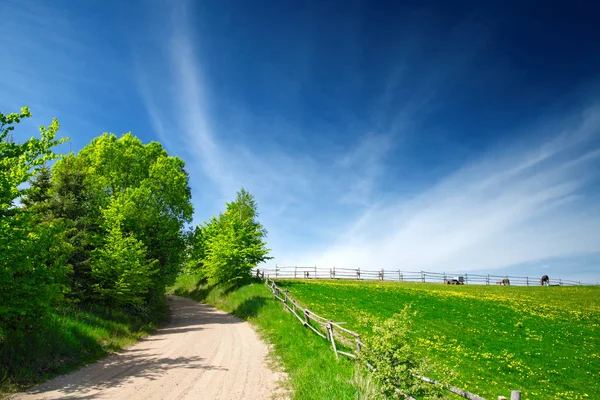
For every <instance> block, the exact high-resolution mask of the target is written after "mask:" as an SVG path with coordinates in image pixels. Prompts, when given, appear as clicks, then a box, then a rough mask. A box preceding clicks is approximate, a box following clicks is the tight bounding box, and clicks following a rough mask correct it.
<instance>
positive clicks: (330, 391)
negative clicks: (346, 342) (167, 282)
mask: <svg viewBox="0 0 600 400" xmlns="http://www.w3.org/2000/svg"><path fill="white" fill-rule="evenodd" d="M170 293H172V294H176V295H179V296H185V297H189V298H192V299H194V300H197V301H200V302H203V303H206V304H210V305H212V306H215V307H217V308H219V309H221V310H223V311H225V312H229V313H231V314H233V315H235V316H237V317H238V318H240V319H243V320H247V321H250V322H251V323H252V324H253V325H255V326H256V327H257V328H258V332H259V334H260V335H261V337H262V338H263V339H264V340H265V341H266V342H267V343H269V344H270V345H272V346H273V353H274V356H275V360H276V362H277V363H278V364H280V365H281V366H282V367H283V369H284V371H285V373H286V374H287V375H288V381H287V383H286V384H287V385H289V386H290V389H291V392H292V398H293V399H302V400H305V399H315V400H317V399H318V400H321V399H354V398H355V396H356V388H355V386H354V385H353V379H354V363H353V362H351V361H349V360H346V359H343V358H340V359H339V360H336V359H335V356H334V354H333V352H332V351H331V348H330V346H329V344H328V343H327V342H326V341H325V340H323V339H322V338H320V337H318V336H316V335H314V334H313V333H312V332H310V331H309V330H308V329H307V328H305V327H303V326H302V325H301V324H300V323H298V321H297V320H296V319H295V318H294V317H293V316H292V315H291V313H289V312H284V310H283V307H282V305H281V303H279V302H276V301H274V300H273V296H272V295H271V292H269V290H268V289H267V288H266V286H265V285H264V284H262V283H260V282H258V281H257V282H252V283H249V284H247V285H244V286H241V287H220V286H217V287H209V286H207V285H205V284H202V283H200V282H199V277H198V276H193V275H181V276H179V277H178V279H177V281H176V283H175V285H174V286H173V287H172V288H171V289H170Z"/></svg>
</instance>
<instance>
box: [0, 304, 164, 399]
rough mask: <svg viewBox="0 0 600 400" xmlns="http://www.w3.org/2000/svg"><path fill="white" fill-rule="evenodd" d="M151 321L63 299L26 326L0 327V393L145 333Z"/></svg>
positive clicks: (73, 366) (157, 318)
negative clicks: (34, 324)
mask: <svg viewBox="0 0 600 400" xmlns="http://www.w3.org/2000/svg"><path fill="white" fill-rule="evenodd" d="M165 312H166V309H164V310H161V312H160V313H158V314H157V315H156V316H155V317H153V318H152V319H153V320H152V321H148V318H142V317H140V316H132V315H129V314H126V313H124V312H120V311H115V312H113V314H112V316H110V317H109V316H108V314H107V313H106V312H105V311H104V309H102V308H99V307H94V308H87V309H84V308H82V307H79V306H76V305H65V306H62V307H61V308H59V309H56V310H55V312H54V313H53V314H51V315H50V316H49V318H48V319H47V320H45V321H43V322H42V323H40V326H38V327H36V328H35V329H32V331H31V332H28V333H23V332H12V333H11V334H10V335H7V334H6V333H4V332H2V331H0V398H1V397H3V396H6V395H8V394H10V393H14V392H17V391H22V390H24V389H27V388H28V387H30V386H32V385H35V384H37V383H40V382H42V381H45V380H47V379H50V378H52V377H54V376H57V375H61V374H64V373H67V372H70V371H72V370H74V369H77V368H79V367H81V366H83V365H86V364H89V363H92V362H94V361H96V360H98V359H100V358H102V357H104V356H106V355H107V354H109V353H112V352H115V351H117V350H119V349H121V348H123V347H125V346H129V345H131V344H133V343H135V342H136V341H137V340H138V339H139V338H141V337H143V336H146V335H147V334H149V333H151V332H152V331H153V330H154V329H155V328H156V327H157V325H158V321H160V320H161V319H163V318H164V316H165V315H166V314H164V313H165Z"/></svg>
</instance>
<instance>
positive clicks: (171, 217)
mask: <svg viewBox="0 0 600 400" xmlns="http://www.w3.org/2000/svg"><path fill="white" fill-rule="evenodd" d="M77 158H78V159H79V160H80V161H81V163H82V165H83V170H84V171H85V183H86V185H87V187H88V188H89V191H90V198H89V204H90V207H91V208H92V209H95V210H106V209H108V208H110V207H111V204H112V203H113V202H115V201H119V204H120V206H119V207H118V208H117V209H118V212H119V213H120V216H119V221H120V224H121V225H120V229H121V232H122V233H123V235H124V236H125V237H127V236H130V235H131V236H133V237H135V239H136V240H139V241H140V242H142V243H143V244H144V246H145V248H146V260H147V261H148V262H152V261H154V260H156V261H157V263H156V273H153V275H152V285H151V287H150V289H149V290H148V294H147V301H148V302H152V301H155V300H160V299H161V298H162V296H163V294H164V291H165V288H166V286H168V285H170V284H172V283H173V282H174V280H175V277H176V276H177V273H178V272H179V271H180V270H181V268H182V264H183V262H184V252H185V246H186V241H185V237H184V233H183V232H182V230H183V226H184V224H185V223H186V222H190V220H191V217H192V213H193V207H192V205H191V202H190V199H191V190H190V188H189V185H188V175H187V173H186V171H185V169H184V167H185V163H184V162H183V161H182V160H181V159H180V158H178V157H172V156H169V155H168V154H167V152H166V151H165V150H164V149H163V148H162V146H161V145H160V143H156V142H151V143H148V144H143V143H142V142H141V141H140V139H138V138H137V137H135V136H133V135H132V134H126V135H123V136H122V137H120V138H117V137H116V136H115V135H113V134H104V135H102V136H99V137H97V138H95V139H94V140H92V142H91V143H90V144H89V145H87V146H86V147H84V148H83V149H82V150H81V151H80V152H79V154H78V155H77ZM92 216H93V218H94V220H95V221H98V220H100V222H101V219H102V218H104V216H94V215H92ZM101 224H102V223H99V225H101Z"/></svg>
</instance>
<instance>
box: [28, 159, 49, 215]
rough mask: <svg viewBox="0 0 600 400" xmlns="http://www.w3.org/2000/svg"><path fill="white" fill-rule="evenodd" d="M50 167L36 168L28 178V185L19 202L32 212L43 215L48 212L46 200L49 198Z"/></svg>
mask: <svg viewBox="0 0 600 400" xmlns="http://www.w3.org/2000/svg"><path fill="white" fill-rule="evenodd" d="M50 178H51V173H50V168H49V167H47V166H45V165H44V166H43V167H40V168H38V170H37V172H36V173H35V175H33V177H32V179H30V181H29V182H30V187H29V188H28V189H26V191H25V193H24V195H23V197H22V198H21V204H23V206H24V207H25V208H26V209H28V210H30V211H32V212H33V213H34V214H36V215H38V216H40V217H42V218H43V217H44V216H45V215H46V214H47V213H48V200H49V199H50V188H51V187H52V182H51V181H50Z"/></svg>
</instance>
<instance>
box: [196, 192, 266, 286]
mask: <svg viewBox="0 0 600 400" xmlns="http://www.w3.org/2000/svg"><path fill="white" fill-rule="evenodd" d="M257 218H258V212H257V206H256V201H255V200H254V197H253V196H252V195H251V194H250V193H249V192H248V191H246V190H245V189H241V190H240V191H239V192H238V194H237V197H236V199H235V201H232V202H230V203H227V210H226V211H225V212H224V213H222V214H221V215H220V216H219V218H218V219H217V218H213V219H212V220H211V222H210V223H208V224H206V225H205V227H204V228H203V235H204V237H203V238H204V240H205V241H204V242H203V244H204V245H205V246H206V247H205V249H204V250H203V251H204V254H205V258H204V261H203V271H204V273H205V275H206V277H207V278H208V281H209V283H239V282H242V281H244V280H246V279H248V278H249V277H250V274H251V270H252V269H253V268H254V267H256V266H257V265H258V263H260V262H263V261H265V260H267V259H270V257H268V256H267V254H269V251H270V250H269V249H268V248H266V243H265V241H264V240H263V239H264V238H265V237H266V235H267V232H266V230H265V229H264V228H263V226H262V225H261V224H260V223H259V222H258V221H257Z"/></svg>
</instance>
